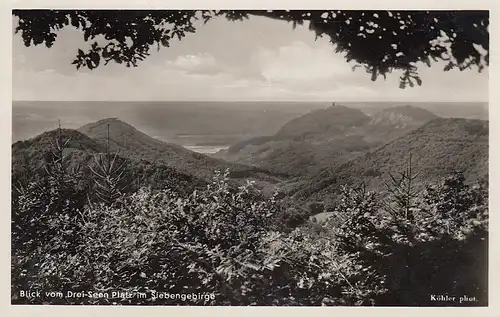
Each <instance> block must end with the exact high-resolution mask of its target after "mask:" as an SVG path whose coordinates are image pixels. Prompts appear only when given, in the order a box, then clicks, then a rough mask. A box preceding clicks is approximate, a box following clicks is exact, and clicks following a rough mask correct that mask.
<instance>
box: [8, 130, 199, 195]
mask: <svg viewBox="0 0 500 317" xmlns="http://www.w3.org/2000/svg"><path fill="white" fill-rule="evenodd" d="M58 144H59V145H60V146H61V147H63V148H64V150H63V155H64V156H65V157H66V158H67V159H68V161H69V164H68V168H69V169H75V168H79V170H80V171H81V172H82V173H83V177H82V181H83V183H82V184H80V185H82V186H84V185H89V186H92V185H93V184H92V173H91V170H90V168H91V167H95V166H96V160H95V158H96V156H98V155H101V154H103V153H106V145H105V144H103V143H102V142H100V141H98V140H94V139H91V138H89V137H88V136H86V135H84V134H82V133H80V132H78V131H76V130H71V129H60V130H53V131H48V132H45V133H42V134H41V135H38V136H36V137H34V138H32V139H29V140H26V141H18V142H15V143H14V144H13V145H12V180H13V183H14V185H17V184H18V183H26V182H29V181H34V180H37V179H39V178H40V177H41V176H42V177H43V175H45V169H44V167H45V165H46V164H47V162H49V161H50V159H51V154H52V152H53V151H55V150H56V148H57V146H58ZM117 159H118V161H119V162H120V163H121V164H123V166H125V174H124V179H123V181H122V182H123V184H124V186H125V184H126V187H128V190H132V191H133V190H136V189H138V188H139V187H141V186H153V187H165V186H174V187H173V188H177V189H178V190H180V191H184V190H186V191H189V190H192V189H193V188H196V187H198V186H201V185H203V184H204V183H205V181H204V180H203V179H200V178H197V177H193V176H192V175H189V174H186V173H182V172H179V171H177V170H175V169H173V168H171V167H168V166H166V165H164V164H155V163H153V162H150V161H148V160H145V159H141V158H137V157H131V156H128V155H127V154H126V153H125V152H118V157H117Z"/></svg>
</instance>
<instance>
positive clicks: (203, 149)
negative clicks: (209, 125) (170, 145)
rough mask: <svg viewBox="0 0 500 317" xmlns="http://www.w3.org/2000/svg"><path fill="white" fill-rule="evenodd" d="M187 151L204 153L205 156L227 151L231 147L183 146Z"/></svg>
mask: <svg viewBox="0 0 500 317" xmlns="http://www.w3.org/2000/svg"><path fill="white" fill-rule="evenodd" d="M183 146H184V147H185V148H186V149H188V150H191V151H194V152H198V153H203V154H213V153H217V152H219V151H220V150H226V149H227V148H229V146H221V145H217V146H213V145H183Z"/></svg>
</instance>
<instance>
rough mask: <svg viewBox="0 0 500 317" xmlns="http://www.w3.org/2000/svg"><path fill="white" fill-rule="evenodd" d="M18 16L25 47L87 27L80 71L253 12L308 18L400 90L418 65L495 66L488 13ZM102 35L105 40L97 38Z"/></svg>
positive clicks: (123, 60) (351, 57)
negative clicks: (393, 77) (390, 76)
mask: <svg viewBox="0 0 500 317" xmlns="http://www.w3.org/2000/svg"><path fill="white" fill-rule="evenodd" d="M13 15H14V16H17V17H18V18H19V25H18V26H17V28H16V33H19V32H20V33H21V35H22V37H23V40H24V44H25V45H26V46H30V45H40V44H45V45H46V46H47V47H51V46H52V45H53V43H54V42H55V41H56V40H57V31H58V30H59V29H62V28H64V27H67V26H73V27H75V28H77V29H79V30H81V31H82V32H83V34H84V39H85V41H87V42H92V45H91V48H90V50H88V51H86V52H85V51H83V50H81V49H80V50H78V53H77V55H76V58H75V60H74V61H73V64H75V65H76V67H77V68H80V67H86V68H89V69H94V68H96V67H99V66H100V65H103V64H107V63H109V62H110V61H113V62H116V63H119V64H124V65H126V66H128V67H131V66H134V67H135V66H138V65H139V63H140V61H142V60H144V59H145V58H147V56H148V55H150V49H151V48H156V49H158V50H159V49H160V47H161V46H164V47H169V45H170V43H171V41H172V40H182V39H183V38H184V37H185V36H188V34H190V33H194V32H196V27H195V22H196V21H197V20H201V21H203V22H205V23H207V22H209V21H210V20H212V19H214V18H216V17H224V18H226V19H228V20H229V21H238V20H241V21H242V20H245V19H249V18H251V16H264V17H268V18H272V19H279V20H283V21H288V22H291V23H292V24H293V26H294V27H295V26H296V25H302V24H304V23H307V22H309V27H310V30H311V31H313V32H315V34H316V36H318V37H323V36H326V37H329V39H330V42H331V43H332V46H333V47H334V48H335V51H336V52H337V53H344V54H345V59H346V61H348V62H350V61H355V62H356V63H357V64H356V65H355V67H362V68H364V69H365V70H366V72H367V73H368V74H369V76H371V78H372V80H376V79H377V78H378V77H379V76H384V77H385V75H386V74H387V73H390V72H392V71H393V70H399V71H402V73H403V75H402V76H401V84H400V87H401V88H405V87H406V86H407V85H409V86H410V87H413V86H414V85H415V84H417V85H421V84H422V81H421V79H420V78H419V76H418V72H417V66H418V65H419V64H427V65H428V66H430V65H431V62H432V61H435V62H437V61H446V62H447V65H446V66H445V68H444V70H445V71H447V70H450V69H452V68H458V69H460V70H465V69H472V68H475V69H477V70H478V71H482V70H483V69H484V68H485V67H487V66H488V65H489V28H488V27H489V12H488V11H349V10H347V11H345V10H331V11H325V10H316V11H299V10H293V11H290V10H269V11H258V10H252V11H241V10H238V11H231V10H220V11H217V10H169V11H166V10H133V11H132V10H14V11H13ZM228 27H231V24H228ZM100 37H103V38H104V39H105V41H104V42H103V41H97V38H100ZM229 45H231V43H228V46H229Z"/></svg>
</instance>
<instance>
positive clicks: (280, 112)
mask: <svg viewBox="0 0 500 317" xmlns="http://www.w3.org/2000/svg"><path fill="white" fill-rule="evenodd" d="M103 103H106V104H107V106H103V105H102V104H103ZM331 103H332V102H331V101H240V102H232V101H224V102H216V101H143V102H138V101H126V102H119V101H13V102H12V107H13V108H12V109H13V113H12V114H13V116H12V142H16V141H20V140H26V139H29V138H32V137H34V136H36V135H39V134H40V133H43V132H45V131H49V130H53V129H56V128H57V127H58V120H60V122H61V126H62V127H64V128H69V129H78V128H80V127H81V126H83V125H85V124H88V123H92V122H96V121H99V120H102V119H105V118H118V119H120V120H122V121H124V122H126V123H128V124H130V125H132V126H133V127H135V128H136V129H138V130H139V131H141V132H144V133H146V134H148V135H149V136H151V137H154V138H156V139H160V140H163V141H166V142H171V143H176V144H180V145H183V146H186V147H188V148H190V149H193V150H197V151H200V152H202V153H205V152H207V151H211V149H212V148H213V149H215V148H219V149H222V148H224V147H227V146H229V145H231V144H234V143H236V142H239V141H241V140H244V139H248V138H252V137H255V136H263V135H272V134H274V133H276V132H277V131H278V130H279V129H280V128H281V127H282V126H283V125H284V124H285V123H287V122H288V121H290V120H292V119H293V118H296V117H298V116H301V115H303V114H305V113H307V112H311V111H314V110H318V109H324V108H327V107H329V106H330V105H331ZM336 104H338V105H343V106H347V107H351V108H356V109H359V110H361V111H362V112H364V113H365V114H367V115H370V116H371V115H373V114H375V113H376V112H378V111H380V110H382V109H385V108H390V107H395V106H402V105H412V106H416V107H420V108H422V109H426V110H428V111H431V112H433V113H435V114H436V115H438V116H441V117H461V118H469V119H482V120H488V116H489V115H488V112H489V104H488V103H487V102H410V101H402V102H339V101H336ZM117 108H119V109H120V110H119V111H117V110H116V109H117ZM206 144H210V145H206ZM209 148H210V149H209Z"/></svg>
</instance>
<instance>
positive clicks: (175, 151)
mask: <svg viewBox="0 0 500 317" xmlns="http://www.w3.org/2000/svg"><path fill="white" fill-rule="evenodd" d="M490 16H491V14H490V10H489V9H488V8H487V7H485V8H484V9H474V10H473V9H470V10H437V9H436V10H414V9H412V10H402V9H396V10H392V9H363V10H362V9H343V8H340V9H336V8H330V7H326V6H325V8H324V9H310V10H309V9H308V10H305V9H302V10H298V9H289V10H287V9H279V10H271V9H260V10H258V9H245V10H243V9H234V10H228V9H223V10H218V9H217V10H216V9H205V8H202V9H192V8H189V9H176V10H173V9H162V8H143V9H139V8H134V9H124V8H119V7H116V8H107V9H99V8H88V9H85V8H14V9H13V10H12V11H11V23H12V32H11V35H12V102H11V107H12V138H11V140H10V141H9V143H10V145H11V146H10V150H11V154H10V156H11V166H10V169H11V176H10V177H11V183H10V189H9V191H10V237H11V243H10V247H11V258H10V278H11V283H10V298H9V301H10V305H12V306H16V307H19V308H21V307H25V306H34V305H35V306H36V305H48V306H50V307H53V306H78V307H80V308H81V306H103V307H108V306H120V307H128V306H144V307H152V306H154V307H171V306H196V307H206V306H265V307H275V306H279V307H282V306H286V307H344V308H346V307H358V306H362V307H379V308H380V307H413V308H422V307H427V308H430V307H434V308H435V307H440V308H444V307H454V308H457V307H458V308H466V307H468V308H470V307H474V308H488V307H491V305H492V301H491V293H490V291H489V290H491V283H490V279H491V276H490V274H489V271H490V268H491V266H490V265H491V264H489V263H490V262H489V261H490V252H489V246H490V244H491V243H490V239H489V233H490V208H489V206H490V205H489V201H490V200H489V198H490V196H491V192H490V187H489V186H490V181H489V178H490V171H489V157H490V153H489V152H490V143H489V142H490V124H489V121H490V107H489V105H490V99H489V76H490V74H489V73H490V71H489V65H490V62H489V61H490ZM490 247H491V246H490ZM207 309H208V308H207ZM324 312H325V313H326V311H324Z"/></svg>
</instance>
